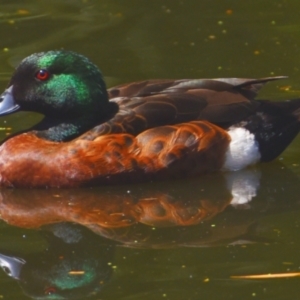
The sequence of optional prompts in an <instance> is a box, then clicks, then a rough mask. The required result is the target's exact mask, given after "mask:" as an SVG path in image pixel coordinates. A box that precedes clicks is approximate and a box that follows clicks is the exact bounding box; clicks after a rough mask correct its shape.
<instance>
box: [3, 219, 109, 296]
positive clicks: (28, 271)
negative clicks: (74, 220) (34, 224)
mask: <svg viewBox="0 0 300 300" xmlns="http://www.w3.org/2000/svg"><path fill="white" fill-rule="evenodd" d="M41 233H43V236H44V237H45V238H46V240H47V243H48V246H47V249H45V250H44V251H41V252H40V251H39V252H37V253H36V252H35V253H32V254H25V253H26V252H25V253H22V250H20V248H19V249H18V252H17V255H16V254H13V255H12V254H9V253H8V251H1V253H0V267H1V268H2V269H3V270H4V271H5V272H6V273H7V275H9V276H11V277H12V278H14V279H17V280H18V282H19V284H20V285H21V287H22V289H23V290H24V292H25V293H26V294H27V295H29V296H31V297H32V298H34V299H83V298H84V299H85V298H86V297H87V296H88V295H92V294H93V295H95V294H97V293H98V292H99V291H100V290H101V289H102V287H103V286H104V285H105V284H107V282H108V280H109V279H110V277H111V274H112V270H111V267H110V265H109V264H108V263H109V262H111V260H112V258H113V253H114V246H113V245H112V243H111V242H110V243H108V242H107V241H106V240H105V239H103V238H101V237H100V236H98V237H97V236H95V235H94V234H92V233H91V232H90V231H89V230H87V229H85V228H83V227H80V226H77V225H71V224H57V225H53V226H51V227H49V228H48V230H47V231H42V232H41ZM20 244H22V241H20ZM4 253H5V254H4Z"/></svg>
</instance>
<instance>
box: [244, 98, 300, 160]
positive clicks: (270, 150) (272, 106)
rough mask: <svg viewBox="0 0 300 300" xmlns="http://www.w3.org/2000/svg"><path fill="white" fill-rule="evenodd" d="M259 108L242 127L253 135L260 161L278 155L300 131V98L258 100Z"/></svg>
mask: <svg viewBox="0 0 300 300" xmlns="http://www.w3.org/2000/svg"><path fill="white" fill-rule="evenodd" d="M260 103H261V106H260V109H259V110H258V111H257V112H256V113H255V114H254V115H252V116H250V117H249V118H248V119H247V120H246V122H245V123H244V124H243V127H244V128H246V129H248V130H249V131H250V132H251V133H253V134H254V135H255V138H256V140H257V142H258V144H259V150H260V153H261V161H265V162H267V161H271V160H273V159H275V158H276V157H277V156H279V155H280V154H281V153H282V152H283V151H284V150H285V149H286V147H287V146H288V145H289V144H290V143H291V142H292V141H293V139H294V138H295V137H296V136H297V134H298V133H299V131H300V98H299V99H293V100H286V101H280V102H273V101H272V102H271V101H267V100H260Z"/></svg>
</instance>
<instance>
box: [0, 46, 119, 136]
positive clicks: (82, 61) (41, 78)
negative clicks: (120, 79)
mask: <svg viewBox="0 0 300 300" xmlns="http://www.w3.org/2000/svg"><path fill="white" fill-rule="evenodd" d="M18 110H23V111H34V112H38V113H42V114H44V115H45V117H46V118H48V119H49V118H50V119H52V120H59V121H58V123H59V122H66V123H68V122H71V123H72V122H73V123H74V121H75V120H79V119H84V122H85V123H86V120H87V119H89V120H93V121H91V124H90V126H95V123H101V122H102V121H105V120H107V119H108V118H110V117H112V116H113V115H114V114H115V113H116V112H117V110H118V107H117V105H116V104H115V103H113V102H109V101H108V96H107V92H106V86H105V82H104V80H103V77H102V74H101V72H100V71H99V69H98V68H97V67H96V66H95V65H94V64H93V63H92V62H90V61H89V60H88V59H87V58H86V57H84V56H82V55H80V54H77V53H74V52H70V51H49V52H41V53H35V54H32V55H30V56H28V57H27V58H25V59H24V60H23V61H22V62H21V63H20V65H19V66H18V67H17V69H16V71H15V72H14V74H13V76H12V78H11V80H10V82H9V84H8V88H7V89H6V91H5V92H4V93H3V94H2V95H1V97H0V116H1V115H5V114H10V113H13V112H16V111H18ZM84 127H86V126H84ZM86 129H88V128H84V130H86Z"/></svg>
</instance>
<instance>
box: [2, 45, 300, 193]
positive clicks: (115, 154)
mask: <svg viewBox="0 0 300 300" xmlns="http://www.w3.org/2000/svg"><path fill="white" fill-rule="evenodd" d="M283 78H286V77H284V76H277V77H267V78H261V79H247V78H216V79H181V80H180V79H177V80H174V79H172V80H169V79H161V80H143V81H137V82H132V83H126V84H122V85H119V86H116V87H112V88H110V89H107V88H106V84H105V81H104V78H103V75H102V73H101V71H100V70H99V68H98V67H97V66H96V65H95V64H94V63H92V62H91V61H90V60H89V59H88V58H87V57H85V56H83V55H81V54H78V53H75V52H72V51H67V50H51V51H46V52H40V53H35V54H32V55H30V56H28V57H26V58H25V59H24V60H22V61H21V63H20V64H19V66H18V67H17V68H16V70H15V72H14V73H13V75H12V77H11V79H10V81H9V83H8V85H7V88H6V90H5V91H4V92H3V93H2V94H1V96H0V116H5V115H8V114H12V113H17V112H18V111H30V112H37V113H40V114H42V115H43V116H44V118H43V119H42V120H41V121H40V122H39V123H38V124H36V125H34V126H33V127H31V128H29V129H25V130H24V131H22V132H19V133H17V134H12V135H11V136H9V137H8V138H7V139H5V140H4V141H3V142H2V144H1V146H0V186H1V187H11V188H73V187H86V186H99V185H107V184H125V183H136V182H141V181H153V180H164V179H168V180H169V179H174V178H186V177H191V176H200V175H204V174H206V173H211V172H217V171H236V170H240V169H243V168H246V167H248V166H251V165H253V164H256V163H258V162H268V161H272V160H274V159H275V158H276V157H278V156H279V155H280V154H281V153H282V152H283V151H284V149H285V148H286V147H287V146H288V145H289V144H290V143H291V142H292V140H293V139H294V138H295V137H296V136H297V134H298V132H299V128H300V122H299V120H300V99H292V100H287V101H270V100H264V99H256V96H257V94H258V91H259V90H260V89H261V88H262V86H263V85H264V84H265V83H267V82H270V81H274V80H279V79H283Z"/></svg>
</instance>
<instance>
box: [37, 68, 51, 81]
mask: <svg viewBox="0 0 300 300" xmlns="http://www.w3.org/2000/svg"><path fill="white" fill-rule="evenodd" d="M49 76H50V74H49V72H48V71H47V70H43V69H41V70H39V71H38V72H37V73H36V74H35V78H36V79H38V80H41V81H45V80H47V79H48V78H49Z"/></svg>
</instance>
